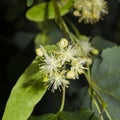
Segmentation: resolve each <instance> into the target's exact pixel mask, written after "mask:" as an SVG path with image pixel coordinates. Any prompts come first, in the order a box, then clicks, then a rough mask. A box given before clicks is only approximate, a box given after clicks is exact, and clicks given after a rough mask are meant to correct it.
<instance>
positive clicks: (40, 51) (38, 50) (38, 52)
mask: <svg viewBox="0 0 120 120" xmlns="http://www.w3.org/2000/svg"><path fill="white" fill-rule="evenodd" d="M36 54H37V55H38V56H40V57H41V56H43V52H42V50H41V49H40V48H38V49H36Z"/></svg>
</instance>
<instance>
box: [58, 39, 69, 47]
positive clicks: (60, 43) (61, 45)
mask: <svg viewBox="0 0 120 120" xmlns="http://www.w3.org/2000/svg"><path fill="white" fill-rule="evenodd" d="M58 45H59V47H60V48H65V47H67V46H68V40H67V39H66V38H62V39H61V40H60V42H59V43H58Z"/></svg>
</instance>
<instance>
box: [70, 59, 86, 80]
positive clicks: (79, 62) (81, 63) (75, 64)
mask: <svg viewBox="0 0 120 120" xmlns="http://www.w3.org/2000/svg"><path fill="white" fill-rule="evenodd" d="M86 63H87V59H86V58H77V59H75V60H74V61H72V63H71V65H72V67H71V71H73V72H74V78H77V79H78V78H79V75H80V74H82V73H84V70H85V69H86V67H85V64H86Z"/></svg>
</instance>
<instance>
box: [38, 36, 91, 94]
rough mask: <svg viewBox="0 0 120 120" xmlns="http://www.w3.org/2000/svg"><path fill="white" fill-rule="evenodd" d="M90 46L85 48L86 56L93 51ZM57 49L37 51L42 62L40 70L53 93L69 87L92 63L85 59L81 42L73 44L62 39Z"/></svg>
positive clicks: (43, 48)
mask: <svg viewBox="0 0 120 120" xmlns="http://www.w3.org/2000/svg"><path fill="white" fill-rule="evenodd" d="M86 42H87V41H86ZM89 44H90V43H88V45H87V46H85V47H86V49H85V48H84V50H85V54H88V53H89V52H90V51H91V50H92V49H93V48H92V47H91V46H90V45H89ZM81 45H82V44H81ZM83 45H84V44H83ZM87 47H88V48H87ZM56 48H57V50H47V49H45V47H43V46H40V47H39V48H38V49H36V54H37V55H38V56H39V57H40V61H41V63H40V64H39V69H40V70H43V71H44V72H45V73H46V76H47V78H48V79H47V81H45V84H46V85H48V89H49V88H51V91H52V92H54V91H55V90H56V89H57V88H58V89H60V90H61V88H62V87H68V85H69V80H70V79H78V78H79V75H80V74H82V73H84V72H85V70H86V69H87V67H86V66H87V65H88V64H90V63H91V62H90V61H91V59H90V58H88V57H84V55H83V52H82V51H83V50H82V49H81V46H80V42H78V43H71V42H68V40H67V39H65V38H62V39H61V40H60V41H59V42H58V43H57V45H56ZM51 49H52V48H51Z"/></svg>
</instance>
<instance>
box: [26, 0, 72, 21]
mask: <svg viewBox="0 0 120 120" xmlns="http://www.w3.org/2000/svg"><path fill="white" fill-rule="evenodd" d="M72 4H73V0H67V1H66V3H64V5H60V6H59V10H60V12H61V16H63V15H65V14H67V13H68V12H69V10H70V8H71V6H72ZM26 17H27V18H28V19H29V20H32V21H35V22H42V21H44V20H47V19H53V18H55V10H54V7H53V4H52V2H45V3H41V4H38V5H35V6H33V7H32V8H30V9H29V10H28V11H27V13H26Z"/></svg>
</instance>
